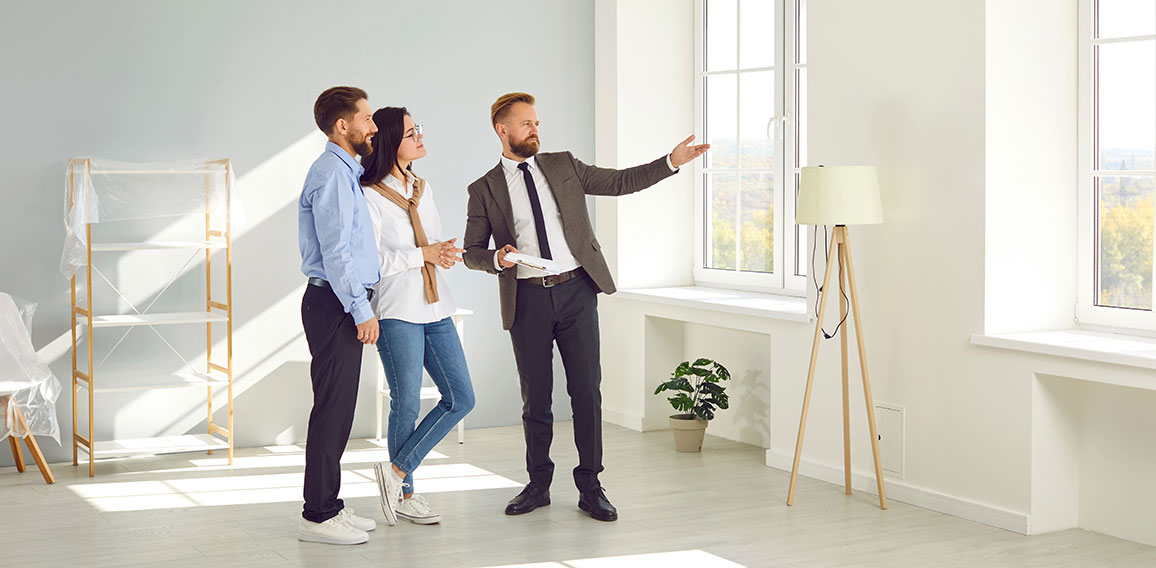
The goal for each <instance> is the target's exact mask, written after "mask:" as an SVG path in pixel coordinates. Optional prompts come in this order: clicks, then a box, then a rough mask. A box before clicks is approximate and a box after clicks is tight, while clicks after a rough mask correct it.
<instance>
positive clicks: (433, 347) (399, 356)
mask: <svg viewBox="0 0 1156 568" xmlns="http://www.w3.org/2000/svg"><path fill="white" fill-rule="evenodd" d="M377 323H378V327H379V328H380V330H381V335H380V336H379V337H378V340H377V353H378V355H379V356H380V357H381V364H382V366H383V367H384V368H385V380H386V382H387V383H388V384H389V432H388V435H387V439H388V441H389V460H390V462H392V463H393V465H395V466H397V467H398V469H400V470H402V471H404V472H405V482H406V483H408V484H409V488H408V489H407V490H406V494H409V493H410V492H413V490H414V489H413V471H414V470H415V469H417V466H418V465H419V464H421V461H422V460H423V459H425V456H426V454H428V453H429V452H430V450H432V449H433V447H434V446H436V445H437V444H438V442H440V441H441V440H442V438H444V437H445V436H446V434H449V433H450V431H451V430H453V429H454V427H455V426H457V424H458V422H460V421H461V419H462V418H464V417H465V415H466V413H467V412H469V411H470V410H471V409H473V407H474V387H473V385H472V384H471V382H470V371H469V369H467V368H466V354H465V352H464V351H462V343H461V340H460V339H458V332H457V329H455V328H454V323H453V320H452V319H451V318H445V319H443V320H441V321H436V322H433V323H425V324H421V323H409V322H405V321H401V320H396V319H384V320H379V321H378V322H377ZM423 366H424V367H425V369H426V370H427V371H429V376H430V378H432V379H433V382H434V384H435V385H437V387H438V390H439V391H441V394H442V399H441V400H440V401H439V402H438V404H437V406H435V407H433V409H432V410H430V411H429V414H426V415H425V418H423V419H422V421H421V424H417V417H418V414H419V413H420V412H421V398H420V395H421V383H422V367H423ZM415 424H417V426H416V427H415V426H414V425H415Z"/></svg>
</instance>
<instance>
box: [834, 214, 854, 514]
mask: <svg viewBox="0 0 1156 568" xmlns="http://www.w3.org/2000/svg"><path fill="white" fill-rule="evenodd" d="M841 236H842V235H840V231H839V230H838V229H836V231H835V238H836V240H838V241H839V321H841V322H846V321H847V296H846V295H845V294H843V291H844V290H846V289H847V274H846V267H845V266H844V265H843V248H844V247H845V246H846V245H845V244H844V243H843V240H842V238H841ZM839 354H840V365H839V366H840V367H841V368H840V371H842V373H843V492H844V493H846V494H847V495H850V494H851V390H850V387H849V382H848V378H847V376H848V372H847V330H846V328H844V329H843V333H840V334H839Z"/></svg>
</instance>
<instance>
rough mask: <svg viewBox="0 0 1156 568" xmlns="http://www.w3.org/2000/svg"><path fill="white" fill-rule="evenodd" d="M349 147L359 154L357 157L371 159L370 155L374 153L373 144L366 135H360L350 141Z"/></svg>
mask: <svg viewBox="0 0 1156 568" xmlns="http://www.w3.org/2000/svg"><path fill="white" fill-rule="evenodd" d="M349 145H350V146H352V147H353V151H354V152H357V155H358V156H361V157H362V158H366V157H369V155H370V154H372V153H373V144H372V143H371V142H370V141H369V139H368V138H366V137H365V135H364V134H360V135H358V136H357V137H355V138H353V139H352V140H350V141H349Z"/></svg>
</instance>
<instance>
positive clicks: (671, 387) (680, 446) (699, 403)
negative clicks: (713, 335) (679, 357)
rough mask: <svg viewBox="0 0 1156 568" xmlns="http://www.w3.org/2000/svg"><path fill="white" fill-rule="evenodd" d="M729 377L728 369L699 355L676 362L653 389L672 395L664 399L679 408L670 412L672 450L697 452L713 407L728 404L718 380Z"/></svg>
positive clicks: (727, 405)
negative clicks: (665, 376) (666, 375)
mask: <svg viewBox="0 0 1156 568" xmlns="http://www.w3.org/2000/svg"><path fill="white" fill-rule="evenodd" d="M730 378H731V373H730V371H728V370H727V368H726V367H724V366H723V365H722V364H721V363H718V362H716V361H713V360H711V359H706V358H699V359H696V360H695V361H694V362H693V363H692V362H690V361H683V362H682V363H679V364H678V366H677V367H675V369H674V372H673V373H671V375H670V379H669V380H667V381H666V382H664V383H662V384H660V385H658V388H656V389H655V390H654V394H659V393H662V392H669V393H671V394H672V396H670V397H669V398H667V399H666V400H667V401H669V402H670V405H671V406H672V407H674V409H675V410H677V411H678V412H679V413H678V414H672V415H671V416H670V427H671V428H672V429H673V430H674V447H675V450H677V451H680V452H697V451H699V450H701V449H702V440H703V437H704V435H705V434H706V427H707V423H708V422H709V421H710V420H712V419H714V413H715V411H716V410H726V409H727V408H730V399H729V398H728V397H727V394H726V387H724V386H723V385H722V384H720V383H722V381H726V380H730Z"/></svg>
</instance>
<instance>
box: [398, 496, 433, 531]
mask: <svg viewBox="0 0 1156 568" xmlns="http://www.w3.org/2000/svg"><path fill="white" fill-rule="evenodd" d="M396 512H397V516H398V517H400V518H402V519H405V520H407V521H409V522H411V523H414V524H418V525H436V524H437V523H439V522H441V520H442V517H441V515H439V514H437V513H435V512H434V510H433V509H431V508H430V506H429V502H427V501H426V500H425V497H422V496H421V495H414V496H413V497H410V498H409V499H402V500H401V503H398V504H397V511H396Z"/></svg>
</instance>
